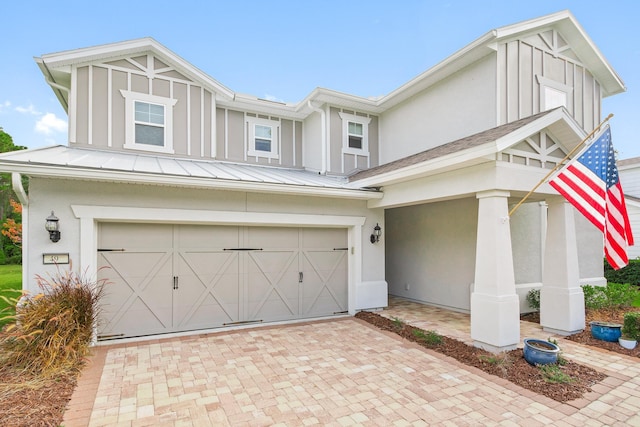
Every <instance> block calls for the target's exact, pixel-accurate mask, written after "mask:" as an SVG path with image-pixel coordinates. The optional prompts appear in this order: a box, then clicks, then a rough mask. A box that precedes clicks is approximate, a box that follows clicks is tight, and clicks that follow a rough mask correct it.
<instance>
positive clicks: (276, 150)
mask: <svg viewBox="0 0 640 427" xmlns="http://www.w3.org/2000/svg"><path fill="white" fill-rule="evenodd" d="M246 123H247V155H248V156H251V157H264V158H267V159H276V160H277V159H280V121H276V120H269V119H263V118H260V117H251V116H246ZM256 126H264V127H270V128H271V150H270V151H264V150H256ZM260 139H263V138H260Z"/></svg>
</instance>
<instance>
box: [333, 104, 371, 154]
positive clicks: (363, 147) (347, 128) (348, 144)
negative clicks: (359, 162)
mask: <svg viewBox="0 0 640 427" xmlns="http://www.w3.org/2000/svg"><path fill="white" fill-rule="evenodd" d="M338 114H339V115H340V118H341V119H342V152H343V153H349V154H356V155H360V156H368V155H369V122H371V119H370V118H369V117H363V116H357V115H355V114H349V113H342V112H341V113H338Z"/></svg>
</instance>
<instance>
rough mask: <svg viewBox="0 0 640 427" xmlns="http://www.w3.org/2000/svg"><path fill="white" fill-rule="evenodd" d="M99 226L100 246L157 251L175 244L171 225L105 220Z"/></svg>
mask: <svg viewBox="0 0 640 427" xmlns="http://www.w3.org/2000/svg"><path fill="white" fill-rule="evenodd" d="M99 227H100V228H99V236H100V243H99V246H98V247H99V248H110V249H120V248H127V249H128V250H130V251H136V250H151V251H154V250H156V251H157V250H158V249H160V248H162V249H165V248H167V249H171V247H172V246H173V227H172V226H171V225H166V224H129V223H119V222H105V223H101V224H100V226H99Z"/></svg>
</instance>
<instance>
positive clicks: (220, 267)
mask: <svg viewBox="0 0 640 427" xmlns="http://www.w3.org/2000/svg"><path fill="white" fill-rule="evenodd" d="M178 259H179V261H178V266H177V277H178V280H179V281H178V289H177V290H176V299H175V303H174V304H175V319H176V322H177V324H178V326H179V327H180V328H194V329H197V328H202V327H214V326H222V325H223V324H225V323H232V322H237V321H239V320H240V303H239V301H240V286H239V282H240V280H239V259H238V253H234V252H188V251H184V252H183V251H181V252H180V253H179V258H178Z"/></svg>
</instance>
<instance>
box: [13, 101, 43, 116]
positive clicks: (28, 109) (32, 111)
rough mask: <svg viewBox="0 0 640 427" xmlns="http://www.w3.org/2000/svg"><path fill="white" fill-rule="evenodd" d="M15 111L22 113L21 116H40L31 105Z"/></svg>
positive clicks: (17, 108)
mask: <svg viewBox="0 0 640 427" xmlns="http://www.w3.org/2000/svg"><path fill="white" fill-rule="evenodd" d="M16 111H17V112H18V113H22V114H31V115H34V116H39V115H40V114H42V113H41V112H40V111H38V110H36V107H34V106H33V104H29V106H28V107H20V106H18V107H16Z"/></svg>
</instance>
